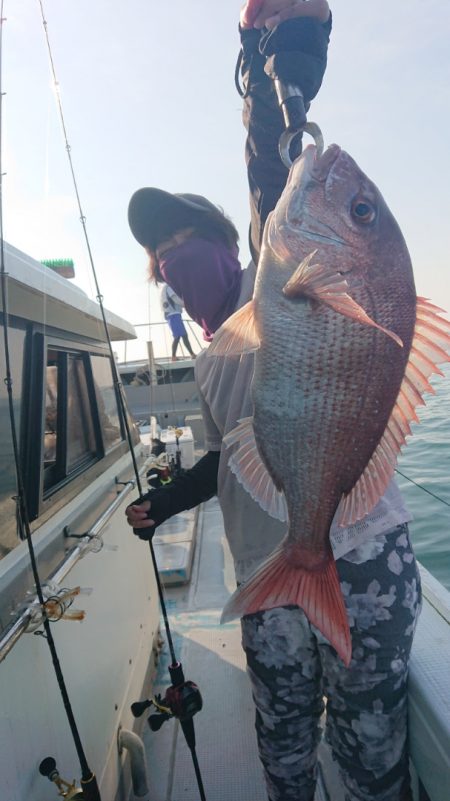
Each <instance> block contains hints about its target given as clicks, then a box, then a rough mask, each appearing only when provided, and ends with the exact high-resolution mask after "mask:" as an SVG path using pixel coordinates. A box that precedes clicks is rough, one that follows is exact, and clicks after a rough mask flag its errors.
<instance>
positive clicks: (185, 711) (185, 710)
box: [38, 0, 206, 801]
mask: <svg viewBox="0 0 450 801" xmlns="http://www.w3.org/2000/svg"><path fill="white" fill-rule="evenodd" d="M38 3H39V6H40V9H41V18H42V24H43V27H44V32H45V38H46V43H47V49H48V55H49V59H50V66H51V72H52V77H53V82H54V86H55V89H56V100H57V106H58V111H59V117H60V121H61V126H62V130H63V137H64V142H65V146H66V152H67V157H68V161H69V167H70V172H71V176H72V182H73V187H74V191H75V196H76V199H77V205H78V210H79V214H80V222H81V225H82V228H83V234H84V239H85V243H86V248H87V253H88V258H89V264H90V267H91V271H92V276H93V279H94V285H95V290H96V300H97V302H98V304H99V308H100V313H101V318H102V323H103V328H104V333H105V338H106V343H107V347H108V350H109V354H110V360H111V367H112V375H113V383H114V386H115V389H116V393H117V397H118V400H119V407H120V411H121V417H122V422H123V427H124V430H125V435H126V438H127V442H128V448H129V452H130V456H131V461H132V464H133V472H134V476H135V483H136V488H137V491H138V493H139V497H140V498H142V497H143V490H142V484H141V479H140V475H139V469H138V465H137V461H136V456H135V453H134V444H133V441H132V436H131V428H130V425H129V421H128V415H127V407H126V403H125V397H124V393H123V386H122V383H121V381H120V378H119V372H118V369H117V365H116V360H115V358H114V351H113V347H112V342H111V337H110V333H109V327H108V322H107V319H106V314H105V309H104V306H103V295H102V293H101V291H100V285H99V281H98V277H97V271H96V269H95V264H94V258H93V254H92V250H91V246H90V241H89V236H88V232H87V226H86V217H85V215H84V213H83V209H82V205H81V199H80V194H79V191H78V184H77V180H76V175H75V169H74V165H73V160H72V155H71V147H70V144H69V140H68V135H67V129H66V124H65V119H64V112H63V107H62V101H61V96H60V92H59V91H58V88H59V83H58V80H57V77H56V70H55V65H54V60H53V55H52V49H51V45H50V38H49V35H48V25H47V21H46V19H45V14H44V8H43V3H42V0H38ZM148 544H149V550H150V557H151V560H152V565H153V570H154V574H155V579H156V585H157V589H158V597H159V603H160V608H161V613H162V617H163V621H164V628H165V631H166V637H167V644H168V648H169V652H170V657H171V660H172V661H171V664H170V665H169V668H168V669H169V675H170V679H171V685H170V687H169V688H168V689H167V691H166V694H165V696H164V698H163V699H160V701H161V703H160V709H159V711H158V715H161V717H159V718H158V721H157V723H156V722H155V719H154V716H153V715H151V716H150V718H149V721H148V723H149V726H150V728H151V729H152V730H153V731H157V730H158V729H159V728H160V726H161V725H162V723H164V721H165V720H168V719H169V718H170V717H174V718H176V719H177V720H179V722H180V725H181V729H182V731H183V734H184V737H185V740H186V744H187V746H188V748H189V750H190V752H191V756H192V761H193V765H194V771H195V776H196V779H197V785H198V790H199V793H200V801H206V795H205V790H204V786H203V781H202V776H201V772H200V768H199V764H198V759H197V754H196V740H195V730H194V724H193V720H192V718H193V716H194V715H195V714H196V713H197V712H199V711H200V709H201V708H202V704H203V702H202V698H201V694H200V691H199V689H198V687H197V685H196V684H194V682H190V681H186V680H185V677H184V672H183V666H182V664H181V662H180V661H179V660H178V659H177V657H176V654H175V648H174V645H173V639H172V633H171V630H170V625H169V618H168V614H167V607H166V602H165V597H164V591H163V587H162V583H161V579H160V575H159V570H158V565H157V562H156V556H155V551H154V548H153V543H152V541H151V539H149V540H148ZM158 703H159V702H158V701H156V702H155V701H154V700H152V701H149V700H146V701H143V702H139V701H138V702H136V704H133V705H132V708H131V711H132V714H134V716H135V717H139V716H140V715H141V714H142V713H143V711H144V710H145V709H146V708H148V707H149V706H150V705H152V704H153V705H155V706H157V705H158ZM157 708H158V707H157ZM87 801H91V799H90V798H89V799H87ZM92 801H97V799H94V798H93V799H92ZM99 801H100V799H99Z"/></svg>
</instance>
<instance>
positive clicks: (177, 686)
mask: <svg viewBox="0 0 450 801" xmlns="http://www.w3.org/2000/svg"><path fill="white" fill-rule="evenodd" d="M169 673H170V677H171V679H172V684H171V686H170V687H168V688H167V690H166V694H165V696H164V698H162V697H161V696H160V695H156V696H155V698H151V699H150V698H149V699H147V700H145V701H136V702H135V703H134V704H131V712H132V714H133V715H134V717H135V718H139V717H140V716H141V715H143V713H144V712H145V710H146V709H148V708H149V707H151V706H154V707H155V709H156V710H157V712H155V713H154V714H153V715H150V717H149V718H148V725H149V726H150V728H151V730H152V731H159V729H160V728H161V726H162V725H163V723H165V721H166V720H170V719H171V718H177V720H179V721H180V723H181V724H182V725H183V724H185V723H187V721H190V720H192V718H193V717H194V715H196V714H197V712H200V710H201V708H202V706H203V699H202V696H201V694H200V690H199V688H198V687H197V685H196V684H195V683H194V682H193V681H185V680H184V675H183V669H182V667H181V664H180V663H179V662H177V663H176V664H175V665H170V667H169Z"/></svg>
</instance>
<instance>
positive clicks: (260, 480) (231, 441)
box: [224, 417, 287, 523]
mask: <svg viewBox="0 0 450 801" xmlns="http://www.w3.org/2000/svg"><path fill="white" fill-rule="evenodd" d="M224 444H225V445H226V447H227V448H228V447H230V446H231V445H236V444H238V448H237V449H236V450H235V452H234V453H233V454H232V456H231V457H230V460H229V462H228V466H229V468H230V470H231V472H232V473H233V474H234V475H235V476H236V479H237V481H239V484H241V485H242V486H243V487H244V489H245V490H246V492H248V493H249V495H250V496H251V497H252V498H253V500H254V501H256V503H257V504H259V506H260V507H261V509H263V510H264V512H267V513H268V514H269V515H270V516H271V517H274V518H275V519H276V520H281V521H282V522H283V523H284V522H285V521H286V520H287V508H286V501H285V499H284V495H283V493H282V492H280V491H279V490H277V488H276V486H275V484H274V483H273V481H272V478H271V477H270V475H269V473H268V471H267V468H266V466H265V465H264V463H263V461H262V459H261V457H260V455H259V453H258V449H257V447H256V441H255V434H254V431H253V418H252V417H244V418H243V419H242V420H239V424H238V425H237V426H236V428H233V430H232V431H230V433H229V434H227V435H226V436H225V437H224Z"/></svg>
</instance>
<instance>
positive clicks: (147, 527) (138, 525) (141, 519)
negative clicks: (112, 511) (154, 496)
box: [125, 498, 156, 542]
mask: <svg viewBox="0 0 450 801" xmlns="http://www.w3.org/2000/svg"><path fill="white" fill-rule="evenodd" d="M150 507H151V503H150V501H149V500H147V499H144V498H138V499H137V500H136V501H133V503H132V504H130V505H129V506H127V508H126V509H125V514H126V517H127V522H128V525H129V526H131V527H132V528H133V531H134V533H135V534H136V536H137V537H139V539H141V540H146V541H147V542H148V541H149V540H151V539H152V537H153V535H154V533H155V531H156V523H155V521H154V520H152V518H151V515H150Z"/></svg>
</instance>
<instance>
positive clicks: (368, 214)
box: [352, 198, 376, 223]
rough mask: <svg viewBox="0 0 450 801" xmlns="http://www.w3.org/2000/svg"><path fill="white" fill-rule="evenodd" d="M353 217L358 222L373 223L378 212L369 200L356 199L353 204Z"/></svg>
mask: <svg viewBox="0 0 450 801" xmlns="http://www.w3.org/2000/svg"><path fill="white" fill-rule="evenodd" d="M352 215H353V217H354V218H355V219H356V220H357V221H358V222H362V223H371V222H373V221H374V219H375V217H376V211H375V209H374V207H373V206H372V204H371V203H369V202H368V201H367V200H364V199H362V198H356V199H355V200H354V201H353V203H352Z"/></svg>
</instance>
